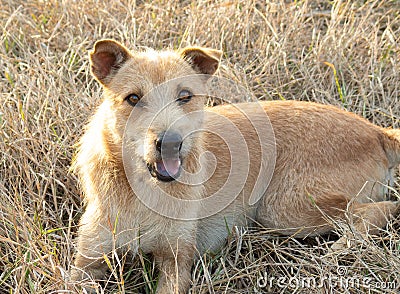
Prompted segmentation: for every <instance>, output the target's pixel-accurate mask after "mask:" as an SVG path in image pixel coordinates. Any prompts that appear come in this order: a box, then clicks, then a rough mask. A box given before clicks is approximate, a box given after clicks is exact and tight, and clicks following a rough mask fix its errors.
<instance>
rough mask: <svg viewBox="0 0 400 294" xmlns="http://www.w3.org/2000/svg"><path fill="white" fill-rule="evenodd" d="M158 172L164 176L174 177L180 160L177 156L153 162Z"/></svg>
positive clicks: (179, 165) (177, 171)
mask: <svg viewBox="0 0 400 294" xmlns="http://www.w3.org/2000/svg"><path fill="white" fill-rule="evenodd" d="M155 167H156V170H157V172H158V173H159V174H161V175H162V176H165V177H169V176H170V177H175V176H176V175H177V174H178V173H179V169H180V167H181V160H180V159H179V158H166V159H163V160H161V161H157V162H156V164H155Z"/></svg>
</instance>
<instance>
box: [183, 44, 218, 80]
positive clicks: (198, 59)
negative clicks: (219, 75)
mask: <svg viewBox="0 0 400 294" xmlns="http://www.w3.org/2000/svg"><path fill="white" fill-rule="evenodd" d="M180 53H181V55H182V57H183V58H185V59H186V60H188V61H189V62H190V64H191V65H192V67H193V68H194V69H195V70H196V71H198V72H199V73H202V74H207V75H213V74H214V73H215V72H216V71H217V69H218V66H219V61H220V59H221V56H222V51H220V50H215V49H209V48H202V47H186V48H184V49H182V51H181V52H180Z"/></svg>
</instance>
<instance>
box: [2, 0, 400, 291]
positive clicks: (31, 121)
mask: <svg viewBox="0 0 400 294" xmlns="http://www.w3.org/2000/svg"><path fill="white" fill-rule="evenodd" d="M399 11H400V2H399V1H397V0H387V1H370V0H365V1H349V2H345V1H344V2H342V1H295V2H293V3H292V2H289V1H276V2H274V4H273V3H268V4H266V3H265V2H264V1H258V0H254V1H241V2H239V1H237V0H233V1H207V0H205V1H198V2H190V1H179V2H178V1H171V0H163V1H161V0H160V1H131V0H127V1H125V0H121V1H103V0H100V1H95V0H88V1H72V0H65V1H55V0H49V1H43V0H28V1H22V0H0V27H1V28H2V30H1V37H0V78H1V82H0V89H1V98H0V292H1V293H51V292H53V291H55V292H59V293H65V292H63V290H67V282H66V278H67V276H68V270H69V267H70V264H71V261H72V255H73V252H74V243H73V242H74V238H75V236H76V225H77V223H78V220H79V217H80V215H81V213H82V206H81V203H80V197H79V196H80V193H79V191H78V189H77V187H76V179H75V177H74V176H73V175H72V174H70V173H68V168H69V164H70V162H71V159H72V157H73V152H74V147H73V145H74V143H76V142H77V139H78V137H79V136H80V135H81V134H82V127H83V126H84V124H85V123H86V122H87V119H88V117H89V116H90V114H91V113H92V112H93V109H94V108H95V106H96V105H97V104H98V103H99V101H100V97H101V91H100V88H99V86H98V85H97V84H96V83H95V82H94V81H93V79H92V77H91V76H90V75H89V70H88V59H87V55H88V49H91V48H92V46H93V44H94V42H95V41H96V40H98V39H101V38H105V37H107V38H115V39H117V40H119V41H121V42H123V43H125V44H127V45H128V46H129V47H132V48H135V47H141V46H148V47H152V48H156V49H161V48H165V47H171V48H179V47H184V46H186V45H202V46H209V47H214V48H218V49H222V50H223V51H224V59H223V64H222V67H221V69H220V73H219V74H220V75H221V76H224V77H227V78H230V79H233V80H235V81H237V82H238V83H241V84H242V85H244V86H245V87H247V88H248V89H249V90H250V91H252V92H253V93H254V94H255V95H256V97H258V98H259V99H266V100H272V99H297V100H311V101H318V102H321V103H329V104H334V105H338V106H340V107H344V108H347V109H348V110H351V111H354V112H356V113H358V114H360V115H363V116H364V117H367V118H368V119H369V120H371V121H372V122H374V123H376V124H379V125H382V126H393V127H395V128H398V127H400V126H399V124H400V122H399V119H400V101H399V100H400V99H399V98H400V47H399V44H400V14H399ZM393 195H394V196H396V195H397V193H396V192H395V191H394V192H393ZM343 230H346V228H345V227H344V228H343ZM335 238H336V237H335V236H333V235H332V236H328V237H324V238H322V237H318V238H313V239H311V238H308V239H306V240H301V239H295V238H286V237H277V236H276V235H274V234H273V232H268V231H267V230H265V229H264V230H243V229H238V230H237V231H234V232H233V233H232V237H231V238H230V240H229V241H228V243H227V246H226V247H225V248H224V249H223V250H222V251H221V252H219V253H217V254H216V255H213V256H212V255H208V256H205V257H204V258H203V260H201V261H199V262H198V263H197V264H196V265H195V267H194V269H193V287H192V289H191V292H192V293H257V292H260V293H266V292H270V293H280V292H282V293H292V292H295V293H367V292H368V291H370V292H371V293H382V292H386V293H395V292H396V291H399V289H400V280H399V275H398V273H399V272H400V235H399V228H398V224H396V222H395V221H393V222H391V223H390V224H389V225H388V226H387V227H386V228H385V229H383V230H382V233H381V234H380V235H379V236H371V237H370V238H369V239H368V240H366V241H364V244H361V243H359V245H358V246H356V247H353V248H351V249H349V250H347V251H346V252H344V253H342V254H333V255H331V256H327V255H329V252H328V247H329V246H330V244H331V243H332V240H334V239H335ZM125 257H126V259H127V260H129V256H125ZM118 262H121V263H122V264H124V258H122V259H121V260H117V259H115V260H112V261H110V265H111V267H114V266H113V264H114V263H118ZM339 266H342V267H343V268H344V269H345V270H346V271H347V273H346V275H344V277H346V278H349V277H352V278H353V279H358V280H359V281H362V279H363V278H367V279H370V280H368V281H370V285H372V287H371V288H370V289H368V287H367V285H365V284H364V285H363V284H361V285H351V284H350V285H349V286H348V287H344V286H343V285H342V286H343V287H340V286H341V285H340V283H336V284H335V283H334V282H332V281H331V282H329V281H326V280H325V281H324V279H327V278H329V277H333V278H335V277H336V278H338V277H341V276H340V275H339V273H338V271H339V270H342V268H340V267H339ZM116 269H117V270H119V269H118V266H117V267H116ZM123 274H124V276H121V275H120V274H119V272H118V271H117V272H116V273H115V276H116V277H115V278H114V281H113V282H112V283H109V284H110V285H108V286H107V291H113V289H114V291H119V292H122V293H151V288H153V287H154V284H155V280H156V278H157V273H156V272H155V270H154V265H153V263H152V262H151V259H148V258H147V257H146V256H141V257H140V258H139V260H137V261H135V262H134V263H133V264H131V263H126V265H125V270H124V271H123ZM265 275H267V278H268V279H269V280H268V281H270V280H271V278H272V277H274V278H275V279H276V280H275V282H273V283H271V286H272V287H269V286H270V285H267V286H266V287H264V288H263V287H259V285H258V284H257V281H259V282H263V280H260V277H264V276H265ZM122 277H123V278H122ZM279 277H281V278H282V279H281V281H283V279H284V278H286V283H280V284H279V283H278V282H277V279H278V278H279ZM289 278H293V279H292V284H291V283H289V282H288V281H289V280H288V279H289ZM294 278H296V279H297V281H301V279H303V280H304V279H305V278H313V279H316V281H317V282H320V281H321V280H322V281H324V283H323V287H319V285H317V286H316V287H313V288H311V289H308V288H307V287H299V288H298V289H296V288H293V287H292V286H294V285H295V284H293V283H294V282H295V280H294ZM144 281H152V284H151V283H150V286H149V285H146V286H145V283H144ZM380 282H386V283H387V284H386V285H383V284H379V285H378V284H376V283H380ZM152 285H153V286H152ZM383 286H386V289H383Z"/></svg>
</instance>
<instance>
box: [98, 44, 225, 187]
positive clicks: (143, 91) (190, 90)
mask: <svg viewBox="0 0 400 294" xmlns="http://www.w3.org/2000/svg"><path fill="white" fill-rule="evenodd" d="M220 57H221V52H220V51H218V50H213V49H206V48H200V47H188V48H184V49H183V50H180V51H177V52H175V51H161V52H157V51H153V50H148V51H145V52H130V51H129V50H128V49H126V48H125V47H124V46H122V45H121V44H119V43H118V42H116V41H113V40H102V41H99V42H97V43H96V44H95V47H94V50H93V51H92V52H91V53H90V61H91V66H92V73H93V75H94V77H95V78H96V79H97V80H98V81H99V82H100V84H102V86H103V88H104V97H105V101H104V102H103V105H102V106H101V107H103V108H104V109H103V112H110V113H111V114H110V113H109V114H107V115H110V116H112V119H110V122H108V128H109V132H111V133H110V134H109V136H111V137H115V138H121V141H119V140H116V141H119V142H122V138H124V142H127V144H126V146H125V147H124V149H128V150H129V152H128V153H129V154H128V156H130V157H131V159H132V161H133V162H134V165H136V166H137V165H140V166H146V167H147V169H146V168H144V169H141V168H137V169H135V171H134V172H135V173H136V174H137V176H140V177H144V176H147V177H152V178H154V180H156V181H162V182H170V181H174V180H176V179H177V178H179V177H180V176H181V174H182V171H188V172H189V173H194V172H196V171H195V170H191V169H193V168H192V166H193V165H194V164H193V162H192V161H193V160H194V159H195V158H196V157H198V155H199V153H200V152H201V150H200V148H201V145H202V144H201V134H200V133H201V132H200V130H201V126H202V115H201V114H202V109H203V107H204V102H205V101H204V97H205V94H206V89H205V87H206V83H207V80H208V77H209V76H210V75H213V74H214V73H215V71H216V70H217V68H218V65H219V59H220ZM108 140H109V141H112V140H113V139H112V138H109V139H108ZM118 153H119V152H118ZM197 159H198V158H197ZM143 170H145V171H146V174H143ZM140 173H142V174H141V175H140Z"/></svg>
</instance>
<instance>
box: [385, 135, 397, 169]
mask: <svg viewBox="0 0 400 294" xmlns="http://www.w3.org/2000/svg"><path fill="white" fill-rule="evenodd" d="M383 148H384V149H385V152H386V155H387V157H388V160H389V165H390V166H391V167H394V166H397V165H399V164H400V129H398V130H395V129H384V140H383Z"/></svg>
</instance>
